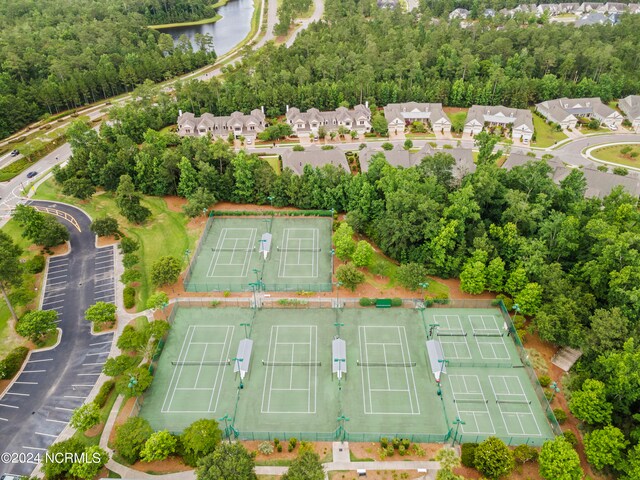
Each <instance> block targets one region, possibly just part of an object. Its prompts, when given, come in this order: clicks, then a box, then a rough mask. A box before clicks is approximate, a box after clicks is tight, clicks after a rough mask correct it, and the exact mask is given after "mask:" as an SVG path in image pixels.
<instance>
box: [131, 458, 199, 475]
mask: <svg viewBox="0 0 640 480" xmlns="http://www.w3.org/2000/svg"><path fill="white" fill-rule="evenodd" d="M130 468H133V469H134V470H137V471H139V472H146V473H150V474H152V475H158V474H164V473H175V472H186V471H187V470H193V467H190V466H189V465H187V464H185V463H184V462H183V461H182V458H180V457H169V458H167V459H166V460H162V461H155V462H143V461H138V462H136V463H134V464H133V465H131V466H130Z"/></svg>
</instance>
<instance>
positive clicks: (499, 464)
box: [474, 437, 515, 479]
mask: <svg viewBox="0 0 640 480" xmlns="http://www.w3.org/2000/svg"><path fill="white" fill-rule="evenodd" d="M474 463H475V468H476V469H477V470H478V471H479V472H480V473H482V474H483V475H484V476H485V477H488V478H491V479H498V478H500V477H505V476H507V475H509V473H511V471H512V470H513V468H514V466H515V463H514V460H513V453H512V452H511V450H509V447H507V446H506V445H505V443H504V442H503V441H502V440H500V439H499V438H496V437H489V438H487V439H486V440H484V441H483V442H482V443H480V444H479V445H478V447H477V448H476V455H475V460H474Z"/></svg>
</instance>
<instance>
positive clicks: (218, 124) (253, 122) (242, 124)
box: [178, 109, 267, 139]
mask: <svg viewBox="0 0 640 480" xmlns="http://www.w3.org/2000/svg"><path fill="white" fill-rule="evenodd" d="M266 126H267V123H266V121H265V116H264V112H263V111H262V110H259V109H255V110H251V113H250V114H249V115H245V114H243V113H242V112H233V113H232V114H231V115H229V116H221V117H214V116H213V115H211V114H210V113H204V114H202V116H200V117H196V116H195V115H194V114H193V113H191V112H185V113H182V111H181V112H180V116H179V117H178V135H182V136H196V137H199V136H203V135H211V136H212V137H221V138H227V137H228V136H229V133H233V135H234V136H235V137H236V138H237V137H239V136H243V137H245V138H247V139H255V137H256V136H257V135H258V133H260V132H262V131H264V129H265V127H266Z"/></svg>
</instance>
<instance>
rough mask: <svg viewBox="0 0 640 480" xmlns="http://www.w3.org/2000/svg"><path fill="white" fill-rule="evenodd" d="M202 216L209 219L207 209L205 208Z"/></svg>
mask: <svg viewBox="0 0 640 480" xmlns="http://www.w3.org/2000/svg"><path fill="white" fill-rule="evenodd" d="M202 216H203V217H204V218H207V209H206V208H203V209H202Z"/></svg>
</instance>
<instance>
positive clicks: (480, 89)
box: [178, 0, 640, 116]
mask: <svg viewBox="0 0 640 480" xmlns="http://www.w3.org/2000/svg"><path fill="white" fill-rule="evenodd" d="M374 5H375V3H374V2H371V1H370V0H359V1H356V0H345V1H338V0H327V2H326V8H325V19H326V21H325V22H323V23H317V24H314V25H311V26H310V27H309V28H308V29H307V30H305V31H304V32H302V33H301V34H300V35H299V36H298V38H297V39H296V42H295V43H294V45H293V46H292V47H291V48H288V49H286V48H284V47H274V46H267V47H266V48H264V49H261V50H260V51H259V52H255V53H253V54H251V55H249V56H248V57H245V60H244V62H243V64H242V65H239V66H237V67H236V68H234V69H233V70H232V71H231V72H230V73H228V74H227V75H225V79H224V82H220V81H216V80H212V81H211V82H208V83H206V84H195V83H187V84H185V85H183V86H182V87H181V89H180V90H179V92H178V99H179V103H180V107H181V108H182V109H183V110H189V111H193V110H192V109H195V112H196V113H200V112H204V111H208V112H211V113H213V114H223V115H228V114H229V113H231V112H233V111H234V110H242V111H249V110H251V109H253V108H259V107H260V106H261V105H264V107H265V109H266V111H267V114H268V116H276V115H282V114H283V113H284V112H285V109H286V105H291V106H295V107H298V108H300V109H301V110H306V109H308V108H311V107H315V108H318V109H320V110H329V109H334V108H336V107H338V106H339V104H340V103H341V102H346V103H348V104H350V105H355V104H358V103H364V102H365V100H368V101H369V104H375V105H380V106H382V105H386V104H388V103H393V102H405V101H416V102H441V103H443V104H444V105H450V106H460V107H468V106H470V105H472V104H480V105H492V104H493V105H495V104H503V105H506V106H510V107H517V108H526V107H527V106H529V105H531V104H533V103H535V102H539V101H542V100H546V99H551V98H557V97H560V96H565V95H566V96H568V97H585V96H586V97H590V96H594V97H597V96H599V97H601V98H602V99H603V100H604V101H610V100H611V99H613V98H620V97H623V96H626V95H629V94H636V93H638V92H640V36H638V35H637V34H636V33H637V32H638V30H639V29H640V15H627V16H623V17H622V18H621V22H620V24H619V25H616V26H607V25H604V26H595V27H588V28H582V29H576V28H574V27H573V26H568V25H561V24H545V25H529V24H528V23H527V22H525V23H524V24H522V23H520V22H518V21H517V20H516V19H510V20H508V21H506V23H504V28H503V29H498V28H497V25H496V24H495V23H494V20H491V19H482V20H481V21H479V22H477V23H475V24H473V25H472V26H471V27H469V28H466V29H465V28H461V27H460V26H459V25H456V24H449V23H448V22H446V21H443V20H440V21H437V22H432V21H431V16H430V15H431V14H429V13H423V14H421V15H416V14H415V13H412V14H403V13H401V12H399V11H398V10H387V9H379V8H377V7H375V6H374ZM363 16H366V17H368V20H367V21H363Z"/></svg>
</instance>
